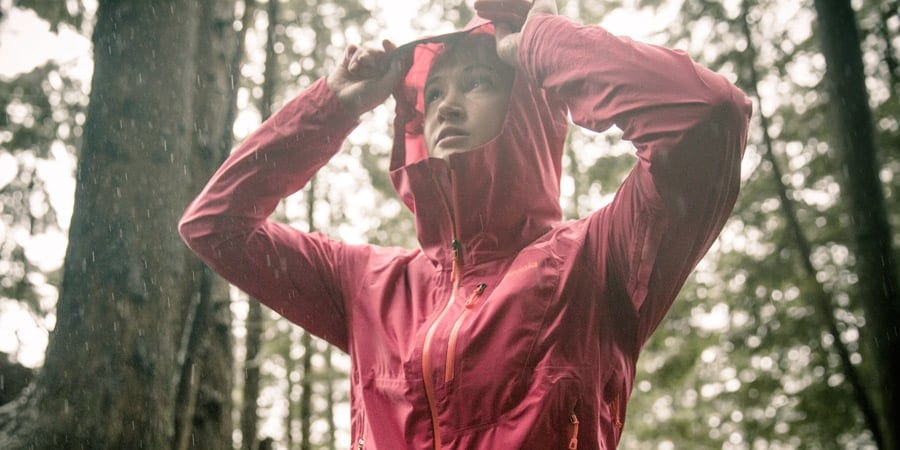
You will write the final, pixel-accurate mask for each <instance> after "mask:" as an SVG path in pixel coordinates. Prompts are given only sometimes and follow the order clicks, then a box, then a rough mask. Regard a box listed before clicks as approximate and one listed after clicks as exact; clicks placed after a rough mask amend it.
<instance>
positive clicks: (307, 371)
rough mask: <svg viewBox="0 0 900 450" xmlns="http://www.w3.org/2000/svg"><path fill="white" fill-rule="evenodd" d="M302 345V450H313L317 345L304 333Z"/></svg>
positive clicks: (310, 336)
mask: <svg viewBox="0 0 900 450" xmlns="http://www.w3.org/2000/svg"><path fill="white" fill-rule="evenodd" d="M300 345H301V346H302V347H303V359H302V360H301V363H300V365H301V366H302V367H303V378H301V381H300V386H301V391H300V450H310V449H311V448H312V439H311V438H312V436H310V430H311V429H312V417H313V411H312V388H313V373H312V354H313V352H314V351H315V343H314V342H313V341H312V335H311V334H309V333H307V332H306V331H304V332H303V336H302V337H301V338H300Z"/></svg>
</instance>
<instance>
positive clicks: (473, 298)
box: [465, 283, 487, 308]
mask: <svg viewBox="0 0 900 450" xmlns="http://www.w3.org/2000/svg"><path fill="white" fill-rule="evenodd" d="M485 288H487V285H486V284H484V283H478V286H476V287H475V290H474V291H472V295H470V296H469V298H468V299H466V303H465V306H466V308H471V307H473V306H475V302H476V301H478V297H481V294H483V293H484V290H485Z"/></svg>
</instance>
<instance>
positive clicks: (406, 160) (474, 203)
mask: <svg viewBox="0 0 900 450" xmlns="http://www.w3.org/2000/svg"><path fill="white" fill-rule="evenodd" d="M464 33H488V34H491V35H493V33H494V26H493V24H492V23H491V22H489V21H487V20H486V19H483V18H479V17H476V18H475V19H473V21H472V22H470V23H469V25H467V26H466V27H465V28H464V29H463V30H461V31H458V32H455V33H450V34H446V35H441V36H435V37H429V38H424V39H420V40H417V41H414V42H412V43H410V44H407V45H405V46H404V48H406V49H407V51H411V52H412V58H413V60H412V62H411V66H410V69H409V71H408V72H407V74H406V78H405V79H404V81H403V83H402V85H401V86H399V87H398V88H397V89H396V90H395V92H394V97H395V99H396V103H397V106H396V116H395V119H394V142H393V148H392V154H391V165H390V174H391V180H392V182H393V184H394V188H395V189H396V191H397V193H398V194H399V195H400V197H401V199H402V200H403V202H404V204H406V206H407V207H408V208H409V209H410V210H411V211H412V212H413V214H414V216H415V220H416V232H417V235H418V239H419V243H420V245H421V246H422V249H423V251H424V252H425V254H426V255H427V256H428V257H429V258H430V259H431V260H432V261H434V262H435V263H436V264H440V265H442V266H445V267H446V266H448V265H449V262H450V261H451V260H452V258H453V253H454V251H453V247H452V243H453V241H454V239H455V240H456V241H457V242H458V243H459V244H461V245H460V247H461V248H459V258H460V260H459V262H460V263H461V264H462V265H468V264H473V263H476V262H481V261H487V260H491V259H497V258H502V257H505V256H508V255H510V254H513V253H515V252H517V251H518V250H520V249H521V248H522V247H524V246H525V245H527V244H528V243H530V242H532V241H533V240H534V239H536V238H537V237H539V236H540V235H542V234H544V233H545V232H547V231H548V230H549V229H550V228H551V227H552V226H553V224H555V223H557V222H559V221H560V220H561V218H562V211H561V208H560V205H559V192H560V190H559V185H560V173H561V167H562V152H563V146H564V142H565V138H566V131H567V127H568V126H567V121H566V109H565V107H564V106H563V105H562V104H561V103H560V102H559V101H554V100H553V99H551V98H550V97H549V96H548V94H547V93H546V92H545V91H544V90H543V89H541V88H539V87H537V86H535V85H533V84H532V83H529V82H528V78H527V76H526V75H525V74H524V73H523V72H522V71H521V70H517V71H516V74H515V77H514V81H513V87H512V92H511V94H510V100H509V107H508V109H507V111H506V117H505V120H504V122H503V126H502V130H501V131H500V134H499V135H497V136H496V137H495V138H494V139H493V140H491V141H489V142H488V143H486V144H485V145H483V146H481V147H479V148H476V149H473V150H470V151H467V152H460V153H454V154H450V155H449V156H448V157H447V158H446V159H441V158H435V157H432V156H429V155H428V151H427V148H426V145H425V138H424V135H423V128H424V125H423V124H424V109H425V108H424V96H423V90H424V85H425V80H426V78H427V76H428V71H429V70H430V68H431V65H432V63H433V61H434V60H435V58H436V57H437V56H438V55H439V54H440V53H441V52H442V50H443V48H444V44H443V42H446V41H447V40H449V39H453V38H455V37H458V36H459V35H461V34H464Z"/></svg>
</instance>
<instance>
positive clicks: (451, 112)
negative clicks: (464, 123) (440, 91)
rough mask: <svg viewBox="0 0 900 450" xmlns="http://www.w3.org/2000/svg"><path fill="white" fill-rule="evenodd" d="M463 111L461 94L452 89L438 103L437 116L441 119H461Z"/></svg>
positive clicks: (463, 115)
mask: <svg viewBox="0 0 900 450" xmlns="http://www.w3.org/2000/svg"><path fill="white" fill-rule="evenodd" d="M465 113H466V111H465V108H464V107H463V104H462V98H461V96H460V95H457V94H456V93H455V92H453V91H451V92H448V93H447V95H446V96H444V98H442V99H441V101H440V104H439V105H438V118H439V119H440V120H442V121H443V120H448V119H456V120H458V119H463V118H465Z"/></svg>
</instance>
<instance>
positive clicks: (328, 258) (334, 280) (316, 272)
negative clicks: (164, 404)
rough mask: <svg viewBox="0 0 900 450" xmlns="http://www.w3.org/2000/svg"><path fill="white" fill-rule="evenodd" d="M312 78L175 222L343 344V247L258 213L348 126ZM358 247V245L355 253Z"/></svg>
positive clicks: (249, 282)
mask: <svg viewBox="0 0 900 450" xmlns="http://www.w3.org/2000/svg"><path fill="white" fill-rule="evenodd" d="M357 123H358V122H357V117H356V116H355V115H351V114H350V113H348V112H347V111H346V110H344V109H343V107H342V106H341V104H340V102H339V101H338V100H337V98H336V96H335V95H334V93H333V92H332V91H331V89H330V88H329V87H328V85H327V84H326V83H325V80H324V79H321V80H319V81H317V82H316V83H314V84H313V85H312V86H310V87H309V88H307V89H306V90H305V91H303V92H302V93H301V94H300V95H299V96H297V97H296V98H295V99H293V100H292V101H290V102H289V103H288V104H287V105H285V106H284V108H282V109H281V110H280V111H278V112H277V113H276V114H274V115H273V116H272V117H270V118H269V119H268V120H267V121H265V122H264V123H263V124H262V125H261V126H260V128H259V129H258V130H256V131H255V132H254V133H253V134H252V135H251V136H250V137H248V138H247V139H246V140H245V141H244V143H243V144H242V145H241V146H240V147H239V148H238V149H237V150H235V151H234V152H233V153H232V154H231V156H230V157H229V158H228V159H227V160H226V161H225V163H224V164H223V165H222V166H221V167H220V168H219V169H218V170H217V171H216V173H215V174H214V175H213V177H212V179H210V181H209V182H208V184H207V185H206V187H205V188H204V189H203V191H202V192H201V193H200V195H199V196H198V197H197V198H196V199H195V200H194V201H193V202H192V203H191V204H190V205H189V206H188V208H187V210H186V211H185V213H184V215H183V217H182V218H181V221H180V223H179V232H180V234H181V236H182V238H183V239H184V241H185V243H187V245H188V246H189V247H190V248H191V249H192V250H193V251H194V252H195V253H196V254H197V255H198V256H199V257H200V258H201V259H202V260H203V261H204V262H205V263H206V264H208V265H209V266H210V267H211V268H212V269H213V270H215V271H216V272H217V273H219V274H220V275H222V276H223V277H224V278H225V279H227V280H228V281H229V282H231V283H233V284H234V285H236V286H237V287H239V288H240V289H242V290H244V291H245V292H247V293H248V294H250V295H251V296H252V297H254V298H256V299H258V300H259V301H261V302H263V303H264V304H266V305H267V306H269V307H270V308H272V309H273V310H275V311H276V312H278V313H279V314H281V315H283V316H285V317H286V318H287V319H289V320H291V321H292V322H294V323H297V324H299V325H300V326H302V327H304V328H305V329H306V330H307V331H309V332H311V333H313V334H315V335H318V336H320V337H322V338H324V339H325V340H327V341H329V342H331V343H333V344H335V345H337V346H338V347H339V348H341V349H343V350H345V351H346V350H347V345H348V342H347V341H348V336H347V326H348V325H347V317H346V316H347V313H346V308H345V303H344V300H343V299H344V296H345V295H344V292H346V290H347V289H346V286H345V285H344V283H343V281H342V279H346V278H347V277H346V276H342V274H341V273H339V272H338V268H341V269H343V270H344V271H345V272H346V271H350V270H352V268H353V267H355V264H354V262H353V261H350V259H352V258H353V252H351V251H349V250H348V248H349V246H344V245H342V244H340V243H338V242H335V241H332V240H330V239H328V238H326V237H324V236H322V235H321V234H319V233H311V234H308V233H301V232H300V231H298V230H296V229H294V228H292V227H289V226H286V225H284V224H279V223H275V222H272V221H270V220H268V217H269V215H270V214H271V213H272V212H273V211H274V210H275V208H276V206H277V204H278V202H279V201H280V200H281V199H282V198H284V197H286V196H288V195H290V194H292V193H294V192H296V191H298V190H299V189H301V188H302V187H303V186H304V185H305V184H306V183H307V182H308V181H309V180H310V178H312V176H313V174H314V173H315V172H316V171H317V170H318V169H319V168H321V167H322V166H323V165H325V163H326V162H327V161H328V160H329V159H330V158H331V157H332V156H333V155H334V154H335V153H336V152H337V151H338V150H339V149H340V146H341V144H342V142H343V141H344V138H345V137H346V136H347V135H348V134H349V133H350V131H351V130H352V129H353V128H354V127H355V126H356V125H357ZM356 253H358V252H356Z"/></svg>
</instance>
